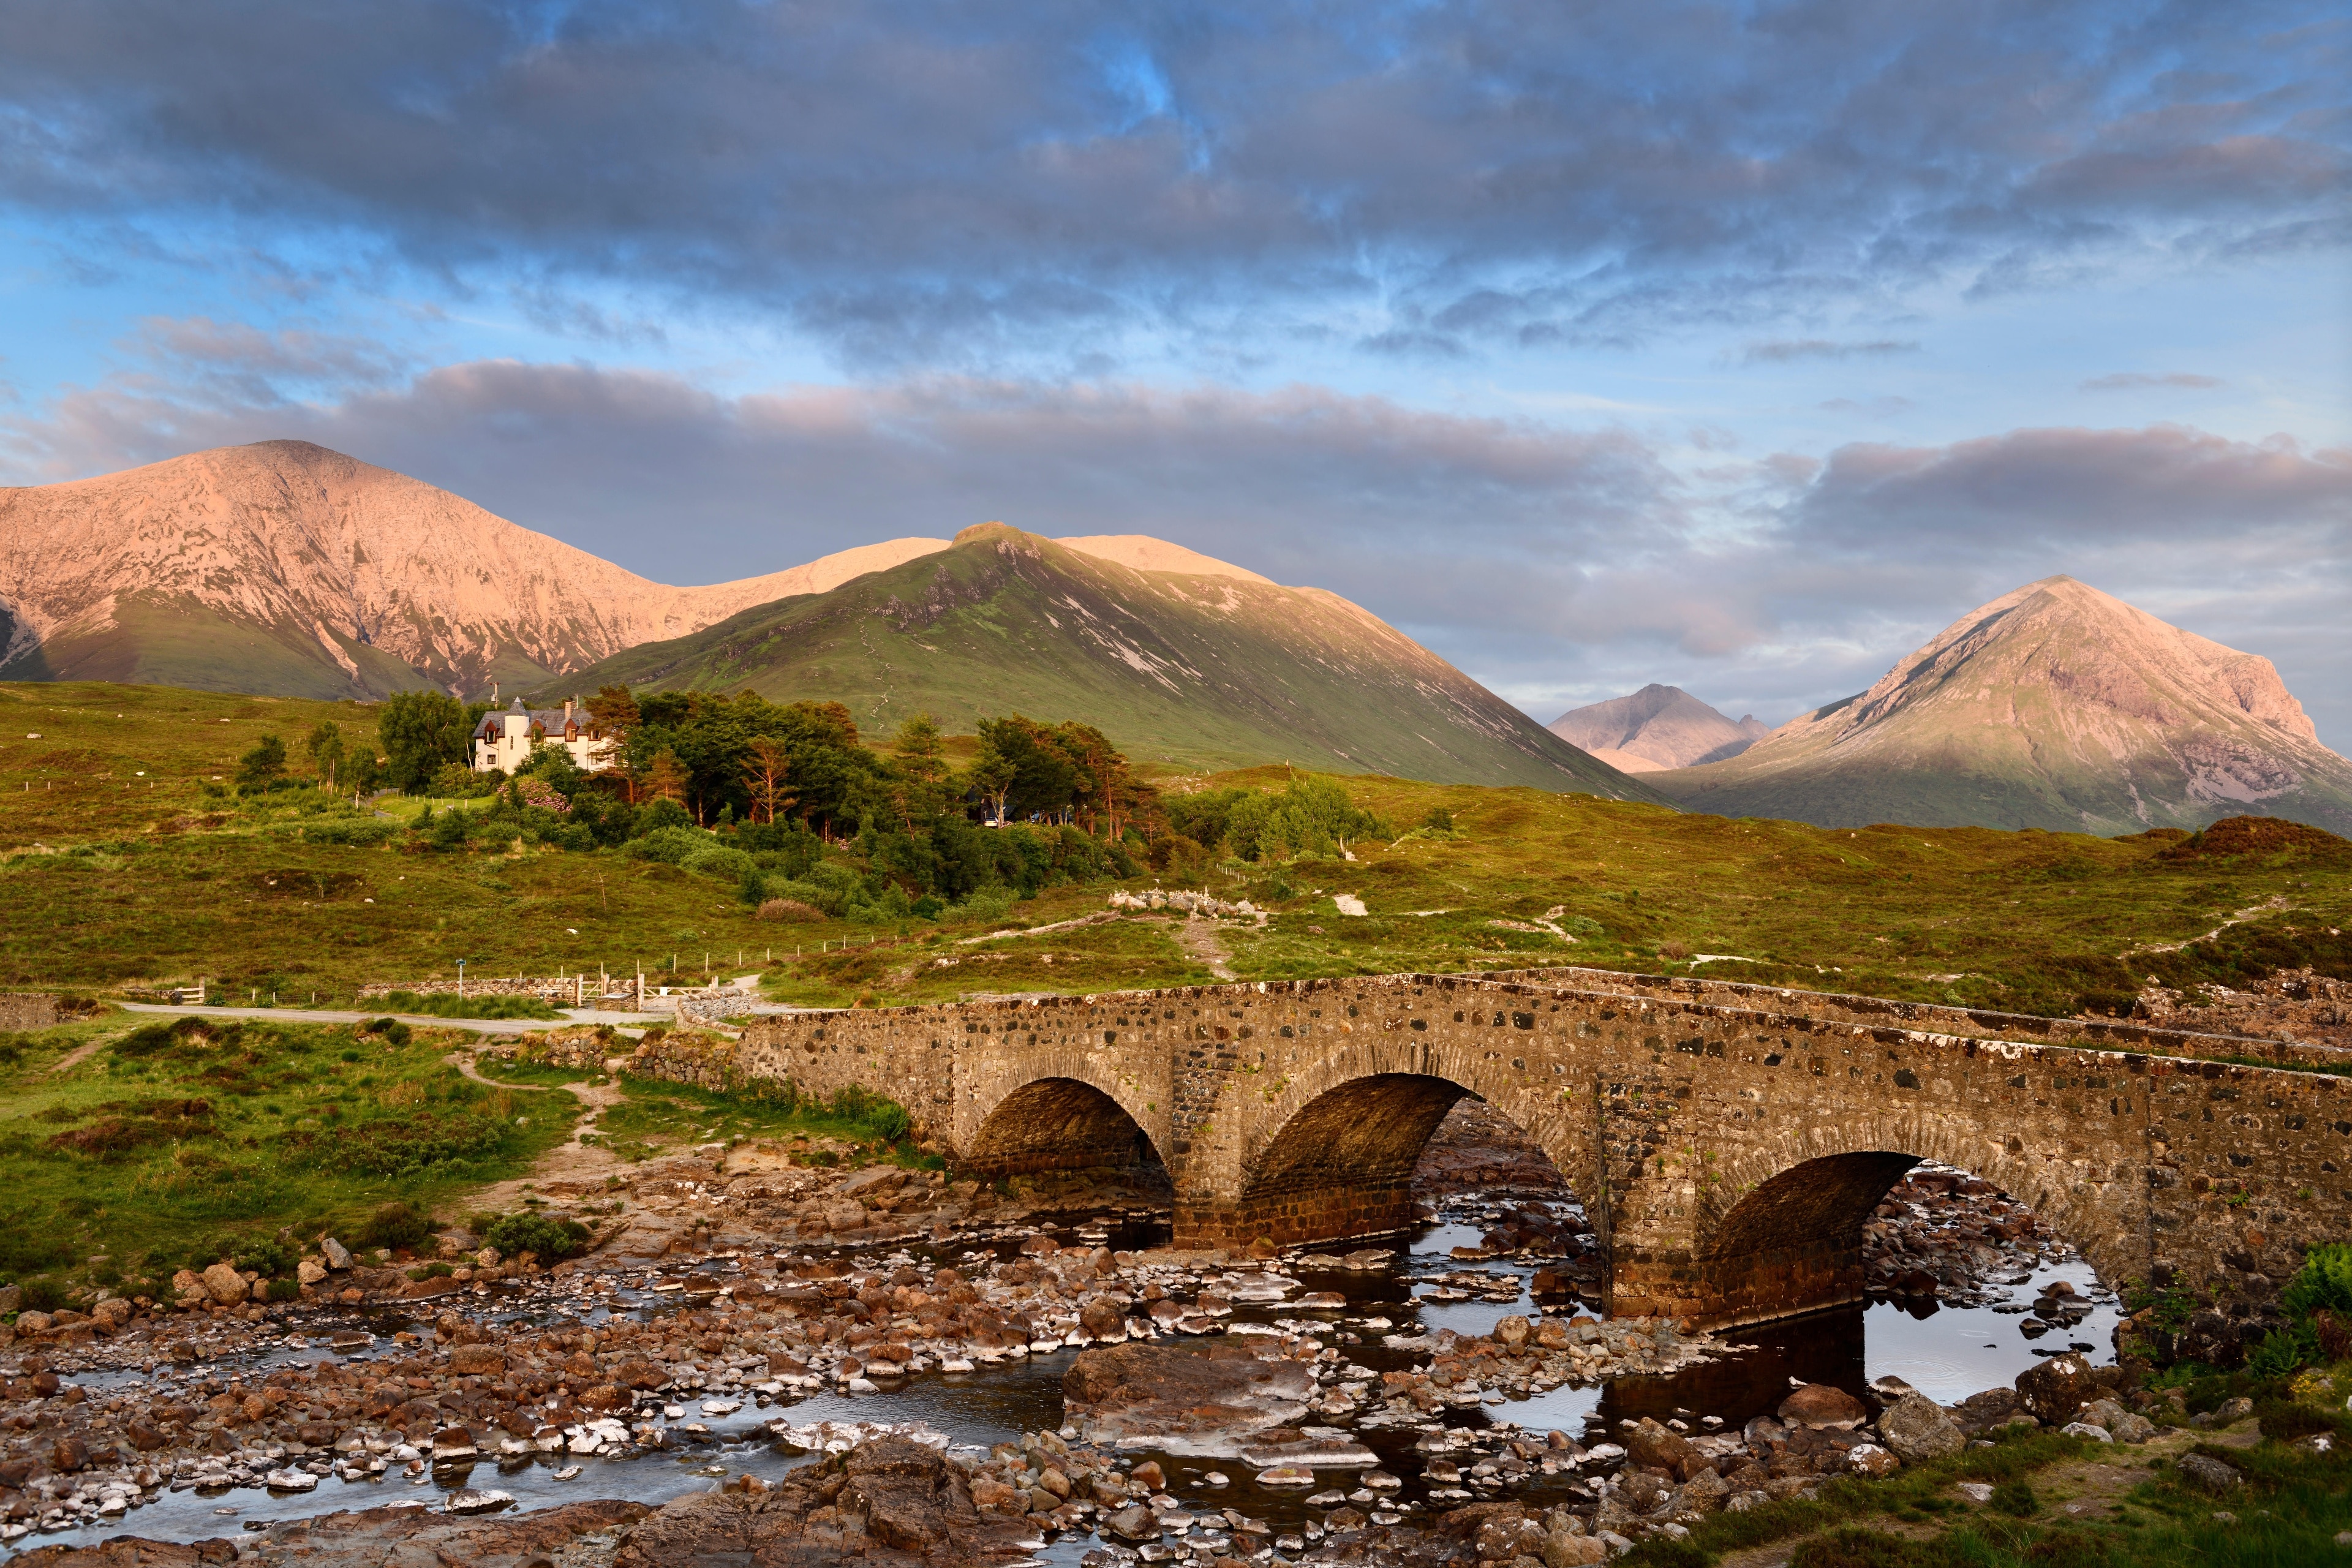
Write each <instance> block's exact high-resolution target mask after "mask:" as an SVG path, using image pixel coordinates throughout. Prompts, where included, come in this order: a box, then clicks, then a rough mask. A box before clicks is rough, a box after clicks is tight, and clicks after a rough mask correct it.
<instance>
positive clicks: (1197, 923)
mask: <svg viewBox="0 0 2352 1568" xmlns="http://www.w3.org/2000/svg"><path fill="white" fill-rule="evenodd" d="M1176 941H1177V942H1178V943H1179V944H1180V945H1181V946H1182V948H1183V949H1184V951H1185V952H1188V953H1190V954H1192V957H1193V958H1194V959H1196V960H1198V961H1199V962H1200V963H1202V964H1203V965H1205V966H1206V967H1207V969H1208V971H1209V973H1212V974H1213V975H1215V976H1216V977H1217V978H1218V979H1220V980H1238V979H1240V978H1241V977H1240V976H1239V975H1237V974H1235V973H1234V969H1233V965H1232V964H1230V963H1226V962H1225V933H1224V932H1223V931H1221V930H1219V929H1218V926H1217V922H1216V921H1211V920H1202V918H1201V917H1200V916H1198V915H1191V916H1188V917H1186V918H1185V919H1184V920H1183V921H1181V922H1180V923H1178V925H1177V927H1176Z"/></svg>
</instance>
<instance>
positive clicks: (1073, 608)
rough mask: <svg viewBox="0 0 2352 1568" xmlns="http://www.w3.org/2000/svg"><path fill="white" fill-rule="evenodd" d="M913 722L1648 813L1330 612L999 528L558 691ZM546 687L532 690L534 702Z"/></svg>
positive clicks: (1450, 678) (1511, 714)
mask: <svg viewBox="0 0 2352 1568" xmlns="http://www.w3.org/2000/svg"><path fill="white" fill-rule="evenodd" d="M606 683H612V684H622V683H625V684H628V685H631V686H639V687H642V686H653V687H660V688H688V689H704V690H714V691H729V692H732V691H741V690H753V691H757V692H759V693H760V694H761V696H763V697H767V698H770V699H772V700H794V699H800V698H813V699H820V700H835V701H838V702H841V703H843V704H845V706H847V707H848V708H849V709H850V710H851V711H852V712H853V713H855V714H856V716H857V721H858V722H859V724H860V725H861V726H864V727H867V728H879V727H887V726H890V725H895V724H896V723H898V721H899V720H901V719H904V718H906V717H907V716H908V715H909V714H913V713H917V712H923V711H928V712H930V713H932V714H934V715H936V716H937V717H938V718H939V719H940V721H941V722H942V723H943V724H945V725H947V726H948V727H949V728H950V729H957V730H969V729H970V728H971V725H972V723H973V721H975V720H977V719H979V718H980V717H981V716H982V715H983V714H1001V713H1006V712H1012V711H1020V712H1025V713H1029V714H1031V715H1034V716H1037V717H1045V718H1053V719H1083V720H1085V721H1088V722H1090V723H1092V724H1095V725H1097V726H1098V727H1099V728H1100V729H1101V730H1102V731H1104V733H1106V734H1108V735H1109V736H1110V737H1111V738H1112V740H1114V741H1116V742H1118V743H1119V744H1121V745H1122V746H1124V747H1126V748H1128V749H1129V752H1131V753H1132V754H1133V755H1135V756H1137V757H1138V758H1139V759H1143V760H1147V761H1155V762H1169V763H1179V764H1180V765H1183V766H1188V767H1223V766H1231V765H1234V764H1237V763H1257V762H1267V761H1276V760H1286V761H1289V762H1293V763H1298V764H1300V765H1302V766H1307V767H1313V768H1318V769H1323V770H1328V771H1332V772H1339V773H1388V774H1392V775H1394V776H1397V777H1400V778H1411V779H1423V780H1428V781H1431V782H1433V783H1441V784H1533V785H1536V786H1538V787H1540V788H1545V789H1552V790H1580V791H1584V792H1588V793H1590V794H1593V795H1605V796H1609V797H1612V798H1614V799H1620V800H1645V801H1658V800H1660V798H1661V797H1660V796H1659V795H1657V794H1656V793H1655V792H1654V791H1652V790H1651V789H1649V788H1648V787H1647V786H1645V785H1643V784H1638V783H1636V782H1635V781H1633V780H1632V779H1630V778H1628V777H1626V776H1625V775H1624V774H1622V773H1618V772H1617V771H1615V770H1614V769H1612V768H1610V767H1608V766H1606V765H1604V764H1603V763H1599V762H1596V761H1594V760H1593V759H1592V758H1591V757H1590V756H1588V755H1587V754H1586V753H1584V752H1580V751H1578V750H1577V749H1576V748H1575V747H1573V746H1571V745H1570V744H1568V743H1567V742H1564V741H1562V740H1560V739H1559V737H1557V736H1555V735H1552V734H1549V733H1548V732H1547V731H1544V730H1543V729H1542V728H1541V727H1540V726H1539V725H1538V724H1537V723H1536V722H1535V721H1532V720H1530V719H1529V718H1528V717H1527V715H1525V714H1523V713H1521V712H1520V711H1519V710H1517V709H1516V708H1513V707H1512V706H1511V705H1510V704H1509V703H1507V702H1505V701H1504V700H1502V699H1501V698H1499V697H1496V695H1495V694H1494V693H1493V692H1491V691H1488V690H1487V689H1486V688H1485V687H1483V686H1480V685H1479V684H1478V683H1477V682H1476V681H1474V680H1472V679H1470V678H1469V677H1468V676H1466V675H1464V674H1463V673H1462V672H1461V671H1460V670H1458V669H1455V668H1454V667H1453V666H1452V665H1449V664H1447V663H1446V662H1445V661H1444V659H1441V658H1438V657H1437V656H1436V655H1435V654H1433V653H1431V652H1430V651H1429V650H1428V649H1427V648H1424V647H1421V645H1419V644H1418V643H1415V642H1414V641H1413V640H1412V638H1410V637H1406V636H1404V635H1403V634H1402V633H1401V632H1399V631H1397V630H1396V629H1395V628H1393V627H1391V626H1387V625H1385V624H1383V623H1382V622H1381V621H1380V620H1379V619H1377V618H1376V617H1374V616H1371V615H1370V614H1368V613H1366V612H1365V611H1363V610H1360V609H1359V608H1357V607H1356V606H1355V605H1351V604H1349V603H1348V602H1347V601H1346V600H1345V599H1342V598H1340V597H1339V596H1338V595H1333V594H1327V593H1324V592H1322V591H1320V590H1319V589H1313V588H1284V587H1278V586H1276V584H1271V583H1265V582H1263V581H1259V582H1251V581H1248V580H1246V579H1244V578H1240V577H1234V576H1224V575H1212V574H1192V573H1185V572H1162V571H1139V570H1136V569H1134V568H1132V567H1129V566H1125V565H1120V564H1118V563H1114V562H1110V561H1107V560H1103V559H1100V558H1098V557H1096V556H1092V555H1087V554H1082V553H1080V552H1077V551H1075V550H1071V549H1068V548H1066V547H1065V546H1063V545H1060V544H1057V543H1055V542H1053V541H1052V540H1049V539H1043V538H1039V537H1037V536H1036V535H1034V534H1029V533H1024V532H1022V531H1019V530H1018V529H1013V528H1009V527H1007V526H1005V525H1004V524H1003V523H986V524H982V526H980V527H978V528H970V529H966V530H965V531H963V532H961V533H960V534H958V535H957V536H956V540H955V542H954V544H953V545H952V546H951V547H950V548H949V549H948V550H946V551H943V552H940V553H938V554H936V555H927V556H924V557H922V558H920V559H919V560H915V561H910V562H908V563H905V564H904V565H901V566H898V567H894V568H892V569H890V570H888V571H884V572H876V573H873V574H869V575H867V576H864V577H859V578H856V579H855V580H853V581H851V582H848V583H845V584H842V585H841V586H840V587H838V588H835V589H834V590H833V591H832V592H831V593H827V594H818V595H799V596H796V597H793V598H787V599H781V600H778V601H776V602H775V603H773V604H769V605H760V606H759V607H757V608H755V609H751V610H746V611H744V612H743V613H742V614H740V615H738V616H734V617H732V618H731V619H730V620H726V621H722V622H720V623H719V624H718V625H717V626H710V627H709V628H707V629H706V630H703V631H700V632H698V633H695V634H693V635H691V636H688V637H679V638H677V639H675V640H673V641H669V642H660V643H647V644H644V645H641V646H639V647H633V648H630V649H628V650H627V651H625V652H624V653H620V654H616V655H614V657H612V658H607V659H605V660H604V661H602V662H601V663H599V664H596V665H594V666H592V667H591V668H588V669H587V670H585V671H583V672H582V673H580V674H578V675H574V676H569V677H566V678H565V679H564V682H563V689H564V690H565V691H567V692H568V691H572V690H575V689H578V690H590V689H594V688H595V687H596V686H598V685H600V684H606ZM551 690H552V688H551Z"/></svg>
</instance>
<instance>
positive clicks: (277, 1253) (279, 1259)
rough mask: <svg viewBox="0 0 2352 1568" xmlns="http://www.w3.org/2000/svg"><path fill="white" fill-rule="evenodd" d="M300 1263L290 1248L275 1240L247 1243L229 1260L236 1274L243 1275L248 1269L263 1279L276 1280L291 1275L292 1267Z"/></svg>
mask: <svg viewBox="0 0 2352 1568" xmlns="http://www.w3.org/2000/svg"><path fill="white" fill-rule="evenodd" d="M300 1261H301V1259H300V1258H298V1257H296V1256H295V1253H294V1249H293V1248H292V1247H289V1246H287V1245H286V1244H285V1243H284V1242H282V1241H277V1240H269V1241H256V1242H249V1243H247V1246H246V1247H245V1250H244V1251H242V1252H240V1253H238V1254H237V1255H236V1257H235V1258H232V1259H230V1263H231V1266H232V1267H234V1268H236V1270H237V1272H239V1273H243V1272H244V1271H245V1270H247V1269H248V1268H250V1269H252V1270H253V1271H254V1272H255V1273H257V1274H258V1275H260V1276H261V1277H262V1278H263V1279H278V1278H280V1277H281V1276H283V1275H288V1274H291V1273H293V1272H294V1266H295V1265H296V1264H298V1263H299V1262H300Z"/></svg>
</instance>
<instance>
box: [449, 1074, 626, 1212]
mask: <svg viewBox="0 0 2352 1568" xmlns="http://www.w3.org/2000/svg"><path fill="white" fill-rule="evenodd" d="M445 1059H446V1061H447V1062H448V1063H449V1065H450V1066H452V1067H454V1068H457V1070H458V1071H459V1072H461V1073H464V1074H465V1075H466V1076H467V1078H469V1079H473V1080H474V1081H475V1082H476V1083H479V1084H487V1085H488V1086H489V1087H490V1088H492V1089H511V1090H513V1091H514V1092H516V1093H518V1094H568V1095H570V1096H572V1099H573V1100H577V1101H578V1102H579V1103H580V1104H582V1105H583V1106H585V1107H586V1108H587V1114H585V1115H584V1116H583V1117H581V1119H580V1121H579V1122H578V1124H577V1125H575V1126H574V1127H573V1128H572V1136H571V1137H569V1138H567V1139H565V1140H564V1141H563V1142H561V1143H558V1144H557V1145H556V1146H555V1147H554V1148H552V1149H550V1150H549V1151H548V1152H546V1153H544V1154H541V1156H540V1157H539V1158H538V1159H537V1160H535V1161H533V1162H532V1163H531V1167H530V1170H529V1171H528V1172H526V1173H523V1174H522V1175H520V1176H516V1177H514V1178H512V1179H511V1180H509V1181H504V1182H499V1183H495V1184H492V1185H490V1186H487V1187H484V1188H481V1189H480V1190H479V1191H478V1192H475V1193H473V1194H469V1195H468V1197H467V1203H468V1205H471V1206H473V1207H475V1208H482V1209H492V1210H498V1209H509V1208H513V1207H514V1206H516V1205H519V1204H520V1203H521V1202H522V1199H523V1195H524V1189H525V1188H529V1187H536V1188H541V1189H544V1188H546V1187H547V1186H549V1185H550V1184H557V1183H574V1182H576V1183H581V1184H587V1185H592V1186H593V1185H596V1184H602V1183H603V1181H604V1178H605V1177H606V1176H608V1175H611V1174H613V1173H615V1172H617V1171H619V1170H621V1169H622V1167H623V1164H624V1162H623V1161H622V1159H621V1157H620V1156H619V1155H617V1154H615V1153H614V1152H612V1151H611V1150H610V1149H607V1148H605V1147H604V1145H603V1144H601V1143H586V1142H582V1141H581V1140H582V1139H583V1137H585V1136H586V1135H587V1134H589V1133H592V1132H593V1131H596V1119H597V1118H598V1117H599V1116H601V1115H603V1114H604V1112H605V1111H606V1110H610V1109H611V1108H612V1107H614V1106H615V1105H618V1104H620V1103H621V1101H622V1100H625V1099H626V1098H627V1096H626V1095H625V1094H623V1093H622V1091H621V1086H620V1083H619V1081H618V1079H617V1074H618V1070H619V1067H620V1063H621V1062H622V1060H623V1058H619V1057H614V1058H611V1059H609V1060H607V1061H606V1062H605V1064H604V1069H605V1073H606V1075H607V1077H608V1079H613V1081H608V1082H605V1083H568V1084H563V1085H562V1086H560V1087H559V1086H557V1085H553V1084H535V1083H501V1082H499V1080H498V1079H494V1078H490V1077H488V1076H486V1075H485V1074H484V1073H483V1072H482V1070H481V1069H480V1068H478V1067H476V1066H475V1065H474V1057H473V1053H472V1052H470V1051H452V1052H450V1053H449V1055H448V1056H447V1057H446V1058H445Z"/></svg>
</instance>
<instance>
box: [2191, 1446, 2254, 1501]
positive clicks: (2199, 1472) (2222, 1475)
mask: <svg viewBox="0 0 2352 1568" xmlns="http://www.w3.org/2000/svg"><path fill="white" fill-rule="evenodd" d="M2179 1470H2180V1473H2181V1474H2182V1475H2184V1476H2186V1477H2188V1478H2189V1480H2191V1481H2193V1482H2195V1483H2196V1484H2197V1485H2199V1486H2200V1487H2203V1488H2204V1489H2206V1490H2207V1491H2209V1492H2214V1493H2222V1492H2231V1491H2235V1490H2236V1489H2238V1486H2239V1483H2240V1482H2242V1481H2243V1480H2244V1479H2245V1478H2244V1477H2242V1476H2241V1475H2239V1474H2238V1472H2237V1471H2236V1470H2234V1469H2232V1468H2230V1467H2229V1466H2228V1465H2225V1464H2223V1463H2222V1462H2221V1460H2219V1459H2212V1458H2206V1457H2205V1456H2204V1455H2203V1454H2183V1455H2182V1456H2180V1462H2179Z"/></svg>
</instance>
